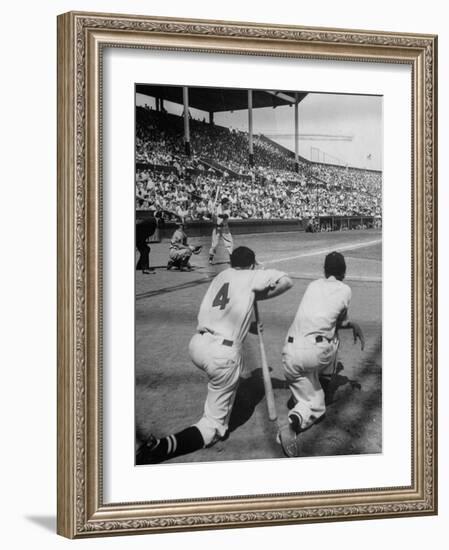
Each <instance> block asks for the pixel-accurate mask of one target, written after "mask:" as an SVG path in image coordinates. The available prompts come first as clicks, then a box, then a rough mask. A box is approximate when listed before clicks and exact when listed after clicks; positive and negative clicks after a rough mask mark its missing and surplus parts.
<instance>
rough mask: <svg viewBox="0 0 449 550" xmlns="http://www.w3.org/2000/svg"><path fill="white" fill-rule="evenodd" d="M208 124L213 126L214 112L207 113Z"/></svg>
mask: <svg viewBox="0 0 449 550" xmlns="http://www.w3.org/2000/svg"><path fill="white" fill-rule="evenodd" d="M209 124H211V125H213V124H214V112H213V111H210V112H209Z"/></svg>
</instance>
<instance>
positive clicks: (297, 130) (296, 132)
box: [295, 93, 299, 172]
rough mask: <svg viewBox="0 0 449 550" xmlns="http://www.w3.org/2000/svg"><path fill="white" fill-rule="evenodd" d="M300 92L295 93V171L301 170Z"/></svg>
mask: <svg viewBox="0 0 449 550" xmlns="http://www.w3.org/2000/svg"><path fill="white" fill-rule="evenodd" d="M298 103H299V102H298V94H297V93H296V94H295V171H296V172H299V158H298V150H299V109H298Z"/></svg>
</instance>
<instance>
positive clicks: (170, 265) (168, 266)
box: [167, 260, 175, 270]
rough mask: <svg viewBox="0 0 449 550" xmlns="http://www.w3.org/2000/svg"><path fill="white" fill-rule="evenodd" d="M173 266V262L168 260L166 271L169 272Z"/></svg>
mask: <svg viewBox="0 0 449 550" xmlns="http://www.w3.org/2000/svg"><path fill="white" fill-rule="evenodd" d="M174 265H175V262H174V261H173V260H169V261H168V264H167V269H168V270H170V269H171V268H172V267H173V266H174Z"/></svg>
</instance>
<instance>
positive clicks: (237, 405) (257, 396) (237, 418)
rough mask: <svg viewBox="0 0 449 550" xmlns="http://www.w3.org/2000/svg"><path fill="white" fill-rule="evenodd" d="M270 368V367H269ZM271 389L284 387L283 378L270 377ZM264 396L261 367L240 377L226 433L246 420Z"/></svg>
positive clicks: (285, 386)
mask: <svg viewBox="0 0 449 550" xmlns="http://www.w3.org/2000/svg"><path fill="white" fill-rule="evenodd" d="M270 370H272V369H270ZM271 383H272V385H273V389H286V388H287V385H286V383H285V381H284V380H280V379H279V378H272V379H271ZM264 398H265V389H264V385H263V374H262V369H261V368H259V369H255V370H253V371H251V376H249V377H248V378H240V382H239V386H238V389H237V393H236V396H235V401H234V407H233V409H232V413H231V417H230V419H229V429H228V433H230V432H233V431H234V430H236V429H237V428H238V427H239V426H242V425H243V424H245V422H248V420H249V419H250V418H251V416H252V414H253V413H254V410H255V408H256V406H257V405H258V404H259V403H260V402H261V401H262V399H264Z"/></svg>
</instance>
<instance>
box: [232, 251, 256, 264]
mask: <svg viewBox="0 0 449 550" xmlns="http://www.w3.org/2000/svg"><path fill="white" fill-rule="evenodd" d="M255 263H256V255H255V254H254V251H253V250H251V248H248V247H247V246H239V247H237V248H236V249H235V250H234V251H233V252H232V254H231V267H240V268H243V269H244V268H246V267H251V266H252V265H253V264H255Z"/></svg>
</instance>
